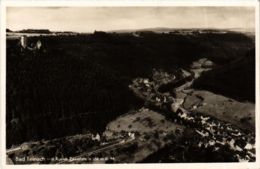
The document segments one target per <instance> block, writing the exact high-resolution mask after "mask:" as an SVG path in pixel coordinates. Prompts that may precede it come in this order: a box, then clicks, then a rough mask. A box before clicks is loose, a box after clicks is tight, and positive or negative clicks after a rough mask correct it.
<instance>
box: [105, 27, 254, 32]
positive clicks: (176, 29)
mask: <svg viewBox="0 0 260 169" xmlns="http://www.w3.org/2000/svg"><path fill="white" fill-rule="evenodd" d="M196 31H197V32H207V33H212V32H242V33H254V32H255V30H254V29H242V28H226V29H216V28H167V27H156V28H143V29H120V30H112V31H109V32H117V33H129V32H155V33H168V32H196Z"/></svg>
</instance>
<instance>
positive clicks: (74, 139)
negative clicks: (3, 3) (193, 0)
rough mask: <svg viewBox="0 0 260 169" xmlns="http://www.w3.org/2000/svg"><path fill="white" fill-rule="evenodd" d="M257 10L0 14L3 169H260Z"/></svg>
mask: <svg viewBox="0 0 260 169" xmlns="http://www.w3.org/2000/svg"><path fill="white" fill-rule="evenodd" d="M256 12H257V11H256V7H255V6H205V5H204V6H104V7H102V6H83V7H78V6H35V7H34V6H28V7H27V6H14V7H7V8H6V27H5V31H6V34H5V35H6V36H5V37H6V39H5V42H6V94H5V98H6V104H5V105H6V112H5V133H6V141H5V143H6V145H5V147H6V153H5V155H6V157H4V158H6V164H7V165H21V164H23V165H25V164H27V165H28V164H125V163H127V164H136V163H138V164H149V163H156V164H157V163H158V164H159V163H167V164H169V163H220V162H221V163H223V162H225V163H231V162H232V163H234V162H235V163H241V162H243V163H250V162H256V36H255V35H256V23H255V19H256V18H255V16H256Z"/></svg>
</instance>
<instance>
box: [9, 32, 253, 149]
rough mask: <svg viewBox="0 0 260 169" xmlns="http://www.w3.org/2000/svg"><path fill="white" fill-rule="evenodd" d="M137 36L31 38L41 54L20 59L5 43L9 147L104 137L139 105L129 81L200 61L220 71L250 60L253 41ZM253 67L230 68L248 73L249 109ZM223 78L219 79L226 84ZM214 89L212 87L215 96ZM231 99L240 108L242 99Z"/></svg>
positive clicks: (12, 44) (236, 36)
mask: <svg viewBox="0 0 260 169" xmlns="http://www.w3.org/2000/svg"><path fill="white" fill-rule="evenodd" d="M138 35H139V36H134V35H133V34H132V33H120V34H117V33H105V32H95V33H93V34H90V35H75V36H49V37H44V36H40V37H31V38H29V42H30V43H35V42H36V41H37V40H41V42H42V44H43V50H42V51H40V52H32V51H23V52H21V51H20V48H19V46H18V40H14V39H13V40H7V84H6V85H7V93H6V98H7V107H6V108H7V113H6V120H7V147H10V146H11V145H13V144H18V143H22V142H24V141H29V140H36V139H49V138H54V137H61V136H66V135H72V134H76V133H84V132H86V131H91V132H102V131H103V130H104V129H105V126H106V124H107V123H108V122H109V121H111V120H112V119H114V118H116V117H117V116H119V115H121V114H124V113H126V112H128V111H129V110H131V109H136V108H137V107H139V106H140V105H141V101H140V100H139V99H137V98H136V97H135V96H134V95H133V93H131V92H130V90H129V89H128V85H129V84H130V82H131V80H132V79H133V78H136V77H149V76H151V75H152V70H153V69H154V68H159V69H164V70H166V71H168V72H172V71H174V70H176V68H178V67H188V66H189V65H190V64H191V63H192V61H194V60H198V59H199V58H201V57H204V58H209V59H210V60H212V61H213V62H214V63H216V64H217V65H221V66H223V65H227V64H233V62H234V60H235V61H236V60H237V62H239V60H243V58H244V57H246V56H249V55H250V56H254V53H252V51H253V48H254V42H253V40H252V39H251V38H249V37H248V36H246V35H244V34H241V33H235V32H229V33H224V34H223V33H202V34H197V33H196V34H190V35H186V34H173V33H160V34H159V33H153V32H139V33H138ZM250 51H251V53H250ZM253 66H254V64H251V62H250V65H247V66H244V67H243V69H240V68H234V71H235V72H237V71H247V70H248V69H249V68H250V70H249V72H250V73H248V76H249V77H248V80H246V81H245V82H244V84H245V86H246V87H244V88H243V90H244V93H249V94H248V95H245V94H243V92H241V93H242V94H241V98H243V99H247V100H250V101H253V100H254V99H252V98H253V97H254V87H253V86H252V84H254V72H253V71H254V67H253ZM218 69H221V67H218ZM232 70H233V69H232ZM223 73H225V72H224V70H223ZM223 73H222V74H220V73H216V76H225V75H223ZM205 76H207V75H206V74H205ZM230 76H232V78H231V77H230V78H229V76H225V77H227V78H228V79H230V80H226V81H225V82H223V84H221V85H225V86H226V87H225V91H226V90H229V89H232V91H233V93H236V92H237V91H238V90H240V88H239V85H237V83H239V82H240V81H239V80H238V81H236V80H235V79H236V78H237V76H233V75H230ZM201 78H203V76H202V77H201ZM233 80H234V81H236V82H237V83H233V82H232V81H233ZM195 84H196V83H195ZM198 84H199V85H198V86H199V87H205V88H208V86H209V85H207V82H206V80H200V79H199V83H198ZM215 88H216V85H215V86H213V87H212V86H210V89H211V90H213V91H216V90H217V89H215ZM218 91H220V90H219V89H218ZM225 91H224V92H225ZM230 96H234V94H233V95H232V94H230ZM234 98H235V99H238V100H239V98H240V93H237V94H236V95H235V97H234Z"/></svg>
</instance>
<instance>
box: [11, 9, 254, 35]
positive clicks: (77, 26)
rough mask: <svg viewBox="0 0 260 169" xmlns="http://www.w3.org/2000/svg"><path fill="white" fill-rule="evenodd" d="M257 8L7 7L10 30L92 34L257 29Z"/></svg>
mask: <svg viewBox="0 0 260 169" xmlns="http://www.w3.org/2000/svg"><path fill="white" fill-rule="evenodd" d="M254 12H255V11H254V7H8V8H7V14H6V15H7V16H6V17H7V24H6V26H7V28H9V29H11V30H21V29H49V30H51V31H75V32H93V31H95V30H98V31H111V30H124V29H143V28H156V27H166V28H217V29H221V28H240V29H253V28H254V27H255V23H254V22H255V18H254V17H255V13H254Z"/></svg>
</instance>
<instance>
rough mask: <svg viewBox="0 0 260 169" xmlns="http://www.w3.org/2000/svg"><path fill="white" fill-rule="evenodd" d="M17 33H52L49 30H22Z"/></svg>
mask: <svg viewBox="0 0 260 169" xmlns="http://www.w3.org/2000/svg"><path fill="white" fill-rule="evenodd" d="M16 32H17V33H52V32H51V31H50V30H49V29H23V30H20V31H16Z"/></svg>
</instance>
